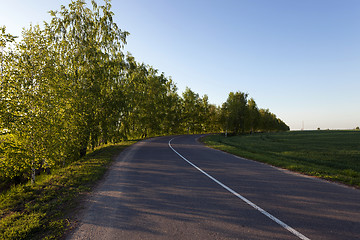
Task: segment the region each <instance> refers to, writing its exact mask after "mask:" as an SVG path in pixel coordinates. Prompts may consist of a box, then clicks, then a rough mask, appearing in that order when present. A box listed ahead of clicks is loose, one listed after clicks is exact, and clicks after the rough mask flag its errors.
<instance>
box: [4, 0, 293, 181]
mask: <svg viewBox="0 0 360 240" xmlns="http://www.w3.org/2000/svg"><path fill="white" fill-rule="evenodd" d="M50 13H51V15H52V20H51V21H50V22H48V23H44V26H43V27H40V26H38V25H35V26H30V27H29V28H28V29H26V30H24V31H23V33H22V38H21V40H20V41H19V42H15V37H14V36H12V35H10V34H7V33H6V32H5V30H6V29H5V27H1V28H0V44H1V45H0V47H1V53H0V54H1V55H0V57H1V58H0V60H1V73H0V74H1V82H0V84H1V85H0V181H5V182H6V181H12V182H19V181H24V180H26V179H32V181H35V174H36V172H38V171H40V170H44V169H51V168H53V167H54V166H57V167H61V166H65V165H66V164H68V163H69V162H72V161H74V160H77V159H79V158H80V157H81V156H84V155H85V154H86V151H87V150H89V149H93V148H95V147H96V146H99V145H101V144H106V143H110V142H111V143H116V142H119V141H122V140H124V139H137V138H145V137H151V136H159V135H168V134H183V133H209V132H221V131H228V132H233V133H235V134H238V133H245V132H256V131H283V130H288V129H289V127H288V126H287V125H286V124H285V123H284V122H282V121H281V120H280V119H278V118H276V116H275V115H274V114H272V113H270V112H269V110H264V109H258V107H257V106H256V103H255V101H254V100H253V99H248V95H247V94H245V93H242V92H236V93H233V92H231V93H230V94H229V97H228V99H227V101H226V102H225V103H224V104H223V105H222V106H221V107H219V106H215V105H213V104H210V103H209V102H208V97H207V96H206V95H205V96H203V97H200V96H199V95H198V94H197V93H194V92H193V91H191V90H190V89H189V88H187V89H186V90H185V92H184V93H182V96H179V95H178V93H177V88H176V85H175V84H174V82H173V81H172V79H171V78H169V77H166V76H165V75H164V74H163V73H161V74H160V73H159V72H158V70H156V69H154V68H153V67H151V66H149V65H145V64H143V63H138V62H136V61H135V59H134V57H133V56H132V55H131V54H129V53H127V54H125V53H124V52H123V47H124V44H126V37H127V35H128V33H127V32H125V31H122V30H121V29H119V28H118V26H117V24H116V23H114V22H113V15H114V13H113V12H112V11H111V4H110V1H105V3H104V5H103V6H98V5H97V4H96V3H95V2H94V1H92V9H89V8H88V7H87V6H86V4H85V2H84V1H80V0H77V1H73V2H72V3H71V4H69V6H67V7H65V6H62V7H61V10H60V11H57V12H54V11H52V12H50Z"/></svg>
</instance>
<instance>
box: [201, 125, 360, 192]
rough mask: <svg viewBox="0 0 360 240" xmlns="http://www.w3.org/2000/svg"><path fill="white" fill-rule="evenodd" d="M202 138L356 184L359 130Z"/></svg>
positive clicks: (359, 169)
mask: <svg viewBox="0 0 360 240" xmlns="http://www.w3.org/2000/svg"><path fill="white" fill-rule="evenodd" d="M203 142H204V143H206V144H207V145H209V146H211V147H213V148H216V149H219V150H222V151H226V152H229V153H232V154H235V155H238V156H241V157H245V158H248V159H253V160H257V161H260V162H265V163H268V164H271V165H274V166H278V167H281V168H286V169H289V170H292V171H296V172H300V173H304V174H307V175H311V176H316V177H320V178H323V179H327V180H331V181H337V182H341V183H345V184H348V185H351V186H355V187H360V131H301V132H300V131H299V132H282V133H256V134H252V135H243V136H233V137H226V138H225V137H224V136H220V135H212V136H208V137H206V138H204V139H203Z"/></svg>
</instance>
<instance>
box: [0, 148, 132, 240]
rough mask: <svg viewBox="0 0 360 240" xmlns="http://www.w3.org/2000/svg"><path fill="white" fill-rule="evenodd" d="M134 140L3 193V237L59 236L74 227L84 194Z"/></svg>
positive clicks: (0, 207) (0, 233)
mask: <svg viewBox="0 0 360 240" xmlns="http://www.w3.org/2000/svg"><path fill="white" fill-rule="evenodd" d="M132 143H133V142H123V143H121V144H118V145H111V146H106V147H102V148H99V149H97V150H95V151H94V152H92V153H90V154H88V155H86V156H85V157H84V158H82V159H80V160H79V161H76V162H74V163H72V164H70V165H69V166H67V167H66V168H62V169H57V170H54V171H53V173H52V174H51V175H42V176H39V177H38V178H37V182H36V184H35V185H31V184H23V185H18V186H15V187H12V188H11V189H10V190H8V191H6V192H4V193H2V194H1V195H0V239H59V238H61V236H62V235H63V234H64V232H65V230H66V229H68V228H69V227H70V226H71V221H72V219H69V218H68V217H69V216H71V214H70V213H71V212H73V211H74V210H75V209H76V207H77V205H78V204H79V199H81V196H82V195H83V194H84V193H86V192H90V191H91V189H92V187H93V186H94V185H95V183H96V182H97V181H98V180H99V179H101V178H102V177H103V175H104V173H105V172H106V170H107V168H108V166H109V164H110V163H111V162H112V161H113V159H114V157H115V156H116V155H117V154H118V153H119V152H121V151H122V150H123V149H124V148H125V147H127V146H129V145H131V144H132Z"/></svg>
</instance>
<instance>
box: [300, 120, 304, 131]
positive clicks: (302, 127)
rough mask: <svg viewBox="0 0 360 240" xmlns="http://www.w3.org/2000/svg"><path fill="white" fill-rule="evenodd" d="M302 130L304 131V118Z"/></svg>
mask: <svg viewBox="0 0 360 240" xmlns="http://www.w3.org/2000/svg"><path fill="white" fill-rule="evenodd" d="M301 131H304V120H303V121H302V126H301Z"/></svg>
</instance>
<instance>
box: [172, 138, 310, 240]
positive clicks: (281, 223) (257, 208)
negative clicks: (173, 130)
mask: <svg viewBox="0 0 360 240" xmlns="http://www.w3.org/2000/svg"><path fill="white" fill-rule="evenodd" d="M175 138H176V137H175ZM175 138H172V139H171V140H170V141H169V147H170V148H171V150H173V151H174V152H175V153H176V154H177V155H179V156H180V157H181V158H182V159H184V160H185V161H186V162H187V163H189V164H190V165H191V166H193V167H194V168H196V169H197V170H199V171H200V172H201V173H203V174H204V175H206V176H207V177H208V178H210V179H211V180H213V181H214V182H216V183H217V184H219V185H220V186H222V187H223V188H225V189H226V190H228V191H229V192H231V193H232V194H234V195H235V196H236V197H238V198H240V199H241V200H243V201H244V202H246V203H247V204H248V205H250V206H252V207H253V208H255V209H256V210H258V211H259V212H261V213H262V214H264V215H265V216H267V217H268V218H270V219H271V220H273V221H274V222H276V223H277V224H279V225H280V226H282V227H283V228H285V229H286V230H288V231H289V232H291V233H292V234H294V235H295V236H297V237H298V238H300V239H302V240H310V238H307V237H306V236H304V235H303V234H301V233H299V232H298V231H296V230H295V229H293V228H292V227H290V226H289V225H287V224H286V223H284V222H283V221H281V220H280V219H278V218H276V217H274V216H273V215H271V214H270V213H268V212H267V211H265V210H264V209H262V208H261V207H259V206H257V205H256V204H255V203H253V202H251V201H250V200H248V199H247V198H245V197H243V196H241V195H240V194H239V193H237V192H235V191H234V190H232V189H231V188H229V187H228V186H226V185H225V184H223V183H222V182H220V181H218V180H217V179H216V178H214V177H212V176H211V175H209V174H208V173H206V172H205V171H203V170H202V169H201V168H199V167H198V166H196V165H195V164H193V163H192V162H190V161H189V160H187V159H186V158H185V157H184V156H182V155H181V154H180V153H178V152H177V151H176V150H175V149H174V148H173V147H172V146H171V141H172V140H173V139H175Z"/></svg>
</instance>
